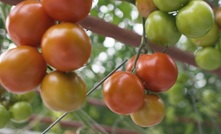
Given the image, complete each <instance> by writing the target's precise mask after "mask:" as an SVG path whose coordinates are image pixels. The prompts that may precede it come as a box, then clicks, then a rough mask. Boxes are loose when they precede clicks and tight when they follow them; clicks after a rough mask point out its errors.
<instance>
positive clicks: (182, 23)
mask: <svg viewBox="0 0 221 134" xmlns="http://www.w3.org/2000/svg"><path fill="white" fill-rule="evenodd" d="M213 24H214V13H213V10H212V8H211V7H210V5H209V4H207V3H206V2H205V1H202V0H192V1H190V2H189V3H188V4H187V5H185V6H184V7H183V8H181V9H180V10H179V11H178V13H177V15H176V25H177V28H178V29H179V31H180V32H181V33H182V34H184V35H186V36H187V37H190V38H198V37H202V36H204V35H205V34H206V33H207V32H209V30H210V29H211V28H212V26H213Z"/></svg>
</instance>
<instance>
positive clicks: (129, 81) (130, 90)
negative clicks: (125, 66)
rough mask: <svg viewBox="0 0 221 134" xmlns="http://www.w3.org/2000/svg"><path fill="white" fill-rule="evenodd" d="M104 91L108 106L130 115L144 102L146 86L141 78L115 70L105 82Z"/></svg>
mask: <svg viewBox="0 0 221 134" xmlns="http://www.w3.org/2000/svg"><path fill="white" fill-rule="evenodd" d="M102 92H103V98H104V102H105V103H106V105H107V107H108V108H109V109H110V110H111V111H113V112H114V113H117V114H122V115H128V114H130V113H132V112H135V111H137V110H138V109H139V108H140V107H141V106H142V105H143V103H144V101H143V100H144V96H145V90H144V87H143V85H142V83H141V81H140V79H139V78H138V77H137V76H135V75H133V74H132V73H129V72H124V71H118V72H115V73H114V74H113V75H111V76H110V77H109V78H108V79H107V80H106V81H105V82H104V84H103V90H102Z"/></svg>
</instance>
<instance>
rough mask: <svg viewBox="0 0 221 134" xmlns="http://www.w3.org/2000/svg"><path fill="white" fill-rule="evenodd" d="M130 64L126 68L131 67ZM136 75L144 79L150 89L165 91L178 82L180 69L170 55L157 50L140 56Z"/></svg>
mask: <svg viewBox="0 0 221 134" xmlns="http://www.w3.org/2000/svg"><path fill="white" fill-rule="evenodd" d="M131 61H132V60H131ZM128 64H130V62H129V63H128ZM128 64H127V67H126V68H128V69H129V67H128ZM136 75H137V76H138V77H139V78H141V79H142V80H143V82H144V86H145V87H146V88H147V89H148V90H150V91H153V92H165V91H167V90H169V89H170V88H171V87H172V86H173V84H174V83H175V82H176V79H177V76H178V69H177V66H176V64H175V63H174V61H173V60H172V58H171V57H170V56H169V55H167V54H164V53H159V52H156V53H154V54H145V55H142V56H140V57H139V59H138V61H137V65H136Z"/></svg>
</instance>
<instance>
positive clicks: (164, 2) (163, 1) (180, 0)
mask: <svg viewBox="0 0 221 134" xmlns="http://www.w3.org/2000/svg"><path fill="white" fill-rule="evenodd" d="M188 1H189V0H176V1H174V0H153V3H154V4H155V5H156V7H158V8H159V9H160V10H161V11H164V12H171V11H176V10H178V9H180V8H181V7H182V6H183V5H185V4H186V3H187V2H188Z"/></svg>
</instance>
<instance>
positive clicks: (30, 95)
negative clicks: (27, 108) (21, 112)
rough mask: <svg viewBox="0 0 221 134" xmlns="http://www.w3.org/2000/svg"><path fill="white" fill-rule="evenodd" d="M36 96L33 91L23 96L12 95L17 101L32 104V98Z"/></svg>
mask: <svg viewBox="0 0 221 134" xmlns="http://www.w3.org/2000/svg"><path fill="white" fill-rule="evenodd" d="M35 95H36V92H35V91H30V92H27V93H24V94H14V97H15V99H16V100H18V101H27V102H32V101H33V99H34V97H35Z"/></svg>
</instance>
